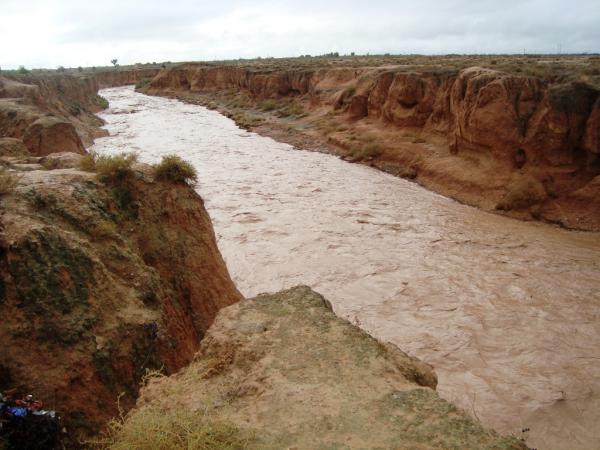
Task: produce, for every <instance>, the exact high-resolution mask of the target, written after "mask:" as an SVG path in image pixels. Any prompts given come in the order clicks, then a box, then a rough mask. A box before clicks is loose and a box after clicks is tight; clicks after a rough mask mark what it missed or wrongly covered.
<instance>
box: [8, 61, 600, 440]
mask: <svg viewBox="0 0 600 450" xmlns="http://www.w3.org/2000/svg"><path fill="white" fill-rule="evenodd" d="M113 65H114V67H112V68H106V67H104V68H100V67H96V68H91V67H81V68H80V69H62V68H61V70H59V71H55V70H36V71H30V72H28V71H21V73H18V72H19V71H17V70H15V71H4V70H3V71H2V73H0V164H1V166H2V168H1V171H0V250H1V252H0V255H1V258H0V295H1V296H0V317H1V318H2V319H1V322H0V342H2V346H1V349H0V394H2V398H0V413H1V415H0V421H1V423H2V427H0V449H2V450H8V449H15V448H49V449H59V448H100V449H109V448H110V449H171V448H175V449H179V448H181V449H189V448H193V449H196V448H199V449H280V448H286V449H293V448H296V449H334V448H335V449H359V448H360V449H364V448H369V449H371V448H372V449H376V448H377V449H381V448H385V449H388V448H389V449H474V450H475V449H532V448H537V449H540V450H541V449H550V450H562V449H565V450H566V449H569V450H571V449H594V448H596V445H597V443H598V442H600V435H599V431H598V427H597V426H596V425H597V423H598V421H599V420H600V412H599V411H600V394H599V393H600V384H599V383H598V379H599V376H600V364H599V363H598V361H600V353H599V350H598V349H599V348H600V322H599V321H598V313H597V311H598V306H600V281H599V280H600V235H599V234H598V233H599V232H600V57H599V56H594V55H555V56H548V55H546V56H539V55H512V56H506V55H496V56H464V55H447V56H382V55H380V56H342V57H340V56H338V55H335V54H331V55H329V56H323V57H307V56H305V57H299V58H278V59H275V58H261V59H244V60H241V59H240V60H227V61H212V62H184V63H158V64H156V63H155V64H138V65H132V66H118V65H117V63H116V62H115V63H113ZM25 72H27V73H25ZM134 85H135V87H134ZM277 291H279V292H277ZM265 292H268V293H265ZM29 393H31V395H33V396H34V397H35V398H36V399H39V400H43V409H42V407H41V406H32V403H31V401H30V400H31V399H30V400H27V397H26V396H25V394H29ZM27 402H29V403H27ZM23 405H25V406H23ZM15 408H16V409H15ZM18 408H22V409H23V411H24V412H23V414H24V417H25V418H24V419H23V420H21V416H17V413H18ZM40 410H42V412H40ZM54 411H56V412H57V414H56V415H55V413H54Z"/></svg>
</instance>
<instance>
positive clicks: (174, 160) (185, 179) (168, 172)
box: [154, 155, 198, 185]
mask: <svg viewBox="0 0 600 450" xmlns="http://www.w3.org/2000/svg"><path fill="white" fill-rule="evenodd" d="M154 177H155V178H156V180H158V181H166V182H169V183H175V184H189V185H194V184H196V183H197V182H198V172H197V171H196V168H195V167H194V166H193V165H192V164H190V163H189V162H187V161H185V160H183V159H182V158H180V157H179V156H177V155H166V156H163V158H162V160H161V162H160V163H158V164H156V165H155V166H154Z"/></svg>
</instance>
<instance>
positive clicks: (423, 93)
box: [146, 64, 600, 229]
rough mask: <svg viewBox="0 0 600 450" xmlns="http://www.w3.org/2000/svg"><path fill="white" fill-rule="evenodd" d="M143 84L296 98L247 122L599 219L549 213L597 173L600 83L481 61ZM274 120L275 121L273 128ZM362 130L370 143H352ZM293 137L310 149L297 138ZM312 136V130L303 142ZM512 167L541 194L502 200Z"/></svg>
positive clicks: (544, 209) (223, 69) (594, 223)
mask: <svg viewBox="0 0 600 450" xmlns="http://www.w3.org/2000/svg"><path fill="white" fill-rule="evenodd" d="M146 92H148V93H150V94H157V95H170V96H177V97H180V98H182V99H184V100H186V99H187V100H192V101H194V100H199V101H200V102H201V103H204V104H207V105H214V102H215V101H216V102H217V106H219V105H220V106H221V107H222V109H223V110H230V109H231V108H232V106H231V105H234V106H233V108H234V109H235V108H238V105H239V104H241V105H242V106H241V109H242V110H245V111H250V112H254V113H257V114H259V115H261V116H262V117H264V116H265V115H264V110H263V111H262V112H261V111H260V108H261V102H263V101H264V100H265V99H272V100H279V101H286V102H288V103H285V105H288V104H289V102H295V103H296V104H298V105H301V109H302V110H303V111H304V112H305V114H302V115H297V117H294V116H293V114H290V113H289V107H288V110H285V109H284V107H281V112H280V113H279V117H284V119H278V118H277V117H272V115H273V114H271V115H267V117H266V120H265V124H264V125H262V126H255V127H254V128H255V129H256V130H257V131H259V132H266V133H267V134H272V135H274V136H275V137H276V138H282V136H283V139H286V137H285V136H286V134H288V135H289V134H290V130H292V129H294V128H296V129H298V130H300V131H299V133H301V134H304V135H305V136H308V137H313V138H314V137H315V136H317V137H321V138H322V137H325V138H326V139H327V141H328V144H333V145H334V147H335V150H334V151H336V152H337V153H339V154H341V155H342V156H345V157H348V158H349V159H351V160H353V161H362V162H367V163H369V164H373V165H375V166H378V167H381V166H386V167H393V166H395V167H397V168H398V169H397V170H395V172H399V173H411V174H412V173H415V174H416V175H415V176H416V178H417V181H419V182H420V183H422V184H424V185H425V186H427V187H429V188H431V189H433V190H437V191H440V192H442V193H444V194H446V195H449V196H451V197H454V198H456V199H458V200H460V201H463V202H466V203H470V204H474V205H477V206H480V207H483V208H485V209H490V210H493V209H495V208H497V209H502V210H506V211H513V210H515V211H516V212H515V215H517V216H519V217H531V216H533V217H536V218H540V217H541V218H546V219H548V220H551V221H553V222H558V223H561V224H562V225H565V226H568V227H573V228H582V229H600V215H599V214H597V213H591V212H590V210H577V208H570V209H564V208H559V209H561V210H563V211H565V214H562V215H560V214H559V217H556V214H554V213H553V212H552V211H557V208H558V205H559V203H561V202H563V203H564V202H565V201H567V200H565V199H568V198H570V196H571V194H572V193H573V192H575V191H578V190H580V189H582V188H584V187H585V186H586V185H589V186H588V190H589V189H593V186H595V184H590V182H591V181H592V180H593V179H594V177H596V176H597V175H599V174H600V159H599V158H600V156H599V155H600V147H599V145H600V141H599V140H598V136H599V126H600V125H599V117H600V115H599V112H598V111H599V106H598V104H599V103H598V102H599V101H600V91H599V90H598V89H597V88H594V87H592V86H591V85H588V84H585V83H583V82H575V81H571V82H562V83H552V82H550V81H547V80H544V79H541V78H536V77H532V76H525V75H521V74H515V73H506V72H502V71H498V70H492V69H487V68H481V67H471V68H466V69H462V70H455V71H448V70H446V71H445V70H441V69H437V70H433V69H431V70H424V69H420V70H418V69H417V68H415V69H412V70H411V68H410V67H407V66H396V67H394V66H392V67H357V68H355V69H351V68H335V67H327V68H312V69H300V68H299V69H295V70H294V69H289V70H286V69H285V68H280V69H269V70H266V69H264V70H260V69H259V68H256V67H254V68H248V67H246V68H245V67H243V66H240V65H237V66H214V65H213V66H206V65H201V64H186V65H182V66H178V67H173V68H170V69H169V70H165V71H162V72H161V73H160V74H158V76H156V78H155V79H154V80H153V81H152V83H151V84H150V86H149V87H148V88H147V90H146ZM244 96H245V97H244ZM232 98H233V99H234V100H232ZM235 99H239V100H235ZM219 102H220V103H219ZM273 109H275V111H276V112H277V108H275V107H272V106H271V107H269V109H268V110H269V111H271V110H273ZM257 110H258V111H257ZM232 116H233V117H234V118H236V117H239V115H238V116H236V115H235V114H232ZM256 122H257V123H258V121H256ZM277 127H279V128H280V129H281V130H283V131H281V130H279V131H276V132H273V129H274V128H277ZM366 135H368V142H370V143H376V144H377V146H378V149H377V150H376V151H374V150H373V151H366V152H365V151H364V149H361V145H362V146H363V147H364V146H365V144H364V143H362V142H361V138H363V137H365V136H366ZM407 136H408V137H409V138H410V137H411V136H412V138H411V139H409V140H408V141H407V139H406V137H407ZM365 141H367V139H365ZM313 142H315V140H314V139H313ZM291 143H294V144H298V143H299V145H303V146H305V147H310V144H309V145H305V144H304V140H303V139H296V141H294V140H293V139H292V140H291ZM322 144H323V142H322V140H321V141H320V140H318V139H317V140H316V145H315V144H313V147H314V146H317V147H319V146H320V147H321V148H323V147H324V145H322ZM357 155H358V156H357ZM515 176H518V177H525V178H533V179H535V180H536V182H539V183H541V184H542V185H543V186H544V189H545V195H543V196H541V197H536V198H532V199H531V201H530V202H525V203H518V204H515V205H510V204H507V199H508V198H510V197H511V196H513V195H514V194H515V193H514V192H512V191H511V190H510V186H511V183H512V181H513V180H514V178H515ZM513 186H514V184H513ZM517 194H519V195H520V194H521V193H517ZM596 197H598V196H597V195H596ZM523 205H525V206H523ZM532 206H535V208H534V209H533V210H530V209H529V208H531V207H532ZM596 210H597V209H596ZM519 211H522V212H519Z"/></svg>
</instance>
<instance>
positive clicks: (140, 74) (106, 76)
mask: <svg viewBox="0 0 600 450" xmlns="http://www.w3.org/2000/svg"><path fill="white" fill-rule="evenodd" d="M159 72H160V69H157V68H149V69H132V70H109V71H104V72H95V73H94V75H93V76H94V78H95V79H96V82H97V83H98V87H99V88H100V89H105V88H109V87H115V86H126V85H129V84H136V83H137V82H138V81H141V80H145V79H150V78H154V77H155V76H156V75H157V74H158V73H159Z"/></svg>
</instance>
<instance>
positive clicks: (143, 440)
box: [91, 408, 252, 450]
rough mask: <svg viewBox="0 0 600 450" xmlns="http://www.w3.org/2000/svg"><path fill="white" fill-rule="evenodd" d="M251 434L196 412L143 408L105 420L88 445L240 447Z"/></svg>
mask: <svg viewBox="0 0 600 450" xmlns="http://www.w3.org/2000/svg"><path fill="white" fill-rule="evenodd" d="M251 438H252V437H251V436H250V435H249V434H248V433H246V432H243V431H241V430H239V429H238V428H236V427H235V426H233V425H231V424H228V423H221V422H212V421H209V420H208V418H207V417H206V416H205V415H204V414H202V413H199V412H196V413H194V412H190V411H186V410H185V409H175V410H171V411H163V410H159V409H157V408H143V409H141V410H138V411H135V412H133V413H132V414H129V415H127V416H126V417H121V418H119V419H115V420H113V421H111V422H110V423H109V426H108V429H107V431H106V433H105V435H104V437H102V438H101V439H99V440H97V441H95V442H92V443H91V444H92V447H95V448H97V449H103V450H104V449H106V450H108V449H111V450H188V449H206V450H209V449H210V450H243V449H245V448H247V444H248V442H249V441H250V440H251Z"/></svg>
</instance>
